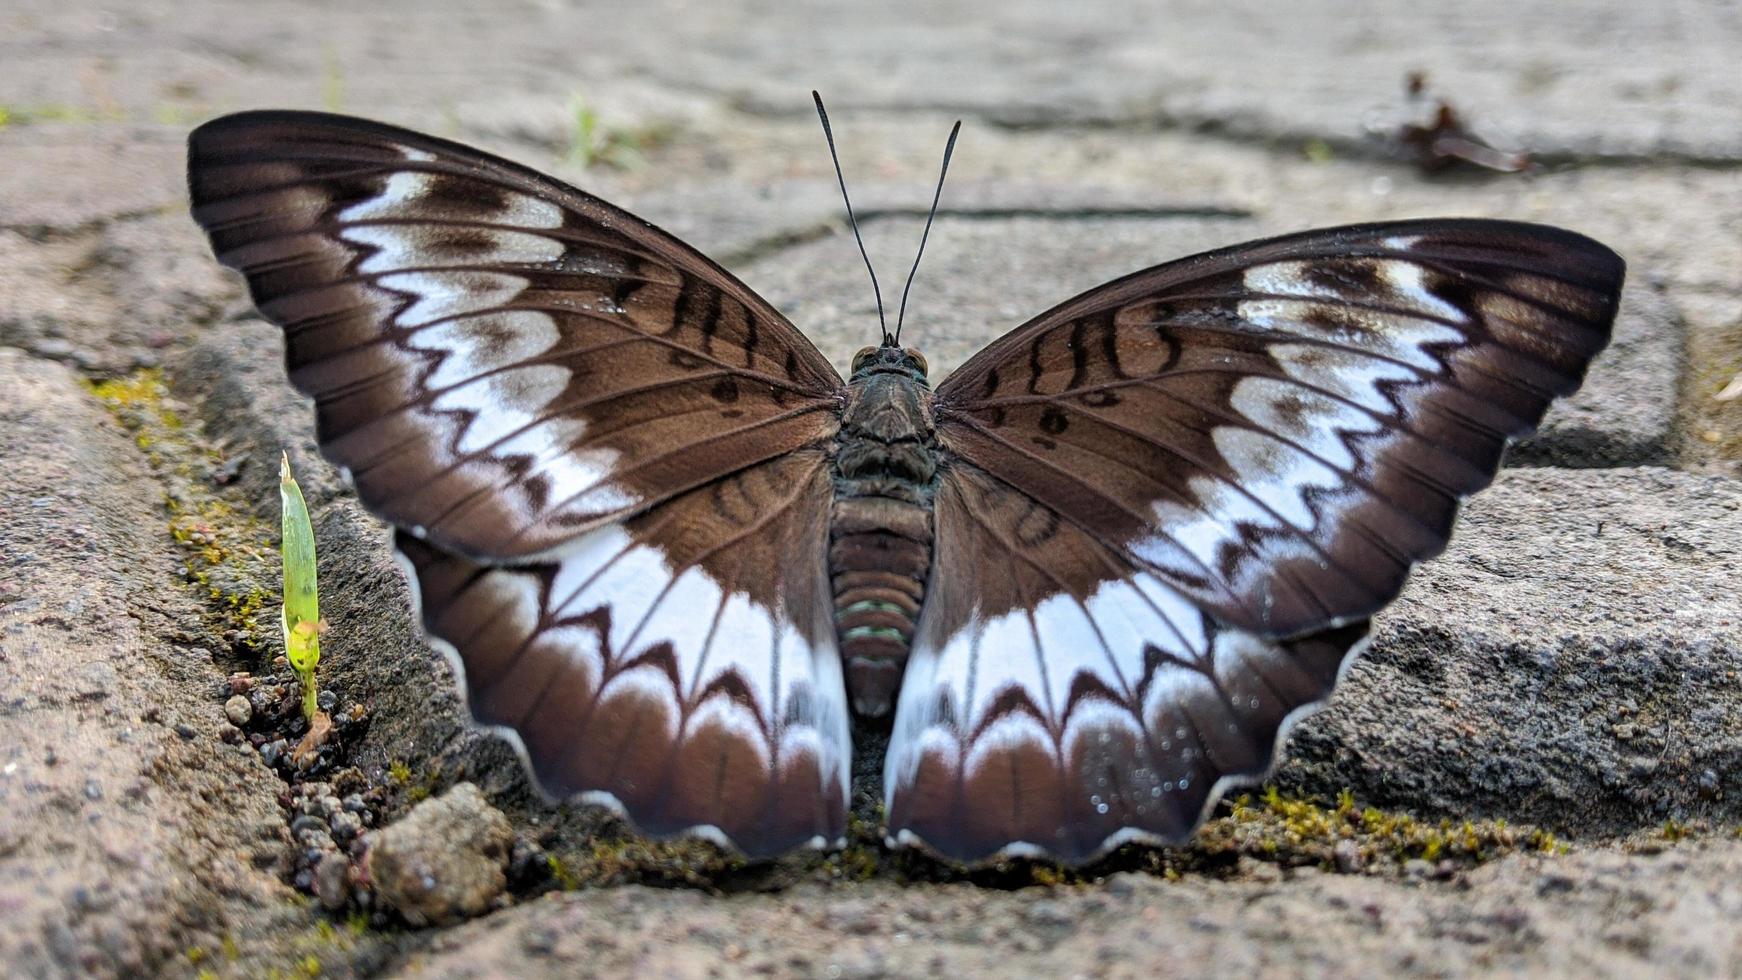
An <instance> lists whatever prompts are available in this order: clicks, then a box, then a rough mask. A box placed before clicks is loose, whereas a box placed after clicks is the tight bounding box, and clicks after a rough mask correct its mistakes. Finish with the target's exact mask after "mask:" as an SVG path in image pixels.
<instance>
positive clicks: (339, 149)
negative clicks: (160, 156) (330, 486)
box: [189, 112, 841, 561]
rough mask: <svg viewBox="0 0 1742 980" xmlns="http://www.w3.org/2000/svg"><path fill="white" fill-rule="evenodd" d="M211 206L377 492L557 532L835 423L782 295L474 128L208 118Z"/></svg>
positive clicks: (507, 553) (511, 538)
mask: <svg viewBox="0 0 1742 980" xmlns="http://www.w3.org/2000/svg"><path fill="white" fill-rule="evenodd" d="M189 184H190V188H191V192H192V196H193V203H194V216H195V218H196V220H198V221H199V222H200V224H201V225H202V227H204V228H205V229H206V231H207V233H208V234H209V235H210V236H211V239H212V243H213V247H214V250H215V251H216V252H217V255H218V258H219V260H220V261H222V262H224V263H225V264H226V265H229V266H231V267H233V268H236V269H238V270H240V271H241V272H242V273H243V274H244V275H245V276H246V277H247V279H248V284H249V287H250V289H251V291H252V294H253V297H254V300H255V303H256V304H257V305H258V306H259V308H260V310H261V312H263V313H264V314H266V316H267V317H269V318H270V319H272V320H273V321H274V322H276V323H278V324H280V325H281V326H283V327H284V328H285V335H286V347H287V361H288V367H289V371H290V376H291V379H292V381H293V382H295V384H296V385H297V387H299V388H300V389H301V390H302V391H304V392H305V393H307V394H309V395H311V396H313V397H314V399H315V402H316V406H317V411H318V419H319V427H320V437H321V444H322V448H323V451H324V452H325V453H326V454H327V455H328V457H329V458H331V459H332V460H333V461H334V462H335V463H337V464H338V465H340V466H342V467H344V468H345V469H347V470H348V471H349V472H350V475H351V479H352V480H353V482H354V483H355V485H356V487H357V490H358V494H359V495H360V496H361V497H362V498H363V500H364V502H365V503H367V504H369V506H370V507H371V508H373V509H374V510H376V511H377V512H378V513H380V514H381V515H382V516H384V517H386V518H387V519H389V520H391V521H393V522H394V523H396V524H398V525H399V526H401V527H404V528H408V529H412V530H413V532H414V533H416V534H418V535H420V536H424V537H426V538H427V539H428V540H429V541H430V542H432V543H433V544H436V545H437V546H439V547H442V548H446V549H448V550H452V551H455V552H458V553H461V554H465V555H469V556H471V557H473V558H476V559H480V560H485V561H489V560H511V559H512V560H520V559H526V558H530V557H537V556H541V555H549V554H551V553H552V552H554V551H555V550H557V549H560V548H561V547H562V546H563V545H564V544H565V543H566V542H567V541H569V540H570V539H571V538H573V537H574V535H576V534H577V533H579V532H581V531H584V530H586V529H589V528H592V527H596V526H600V525H601V524H604V523H607V522H609V521H612V520H616V519H620V518H622V517H625V516H628V515H631V514H634V513H638V512H641V511H643V510H645V509H647V508H648V507H651V506H654V505H656V504H658V503H659V502H660V501H662V500H665V499H669V498H670V497H671V496H673V495H674V494H677V493H681V492H683V491H685V490H688V489H690V488H692V487H697V486H701V485H703V484H706V483H707V482H709V481H711V480H714V479H717V478H719V477H721V476H723V475H725V474H728V473H730V472H732V471H734V470H736V469H738V468H739V467H742V466H745V465H748V464H751V463H755V462H758V461H761V460H766V459H772V458H775V457H778V456H780V455H781V454H783V453H787V452H791V451H793V450H795V449H799V448H801V447H804V446H807V445H811V444H815V443H817V442H819V441H823V442H826V441H827V439H828V438H829V437H830V435H831V434H832V432H833V430H834V427H835V424H836V423H835V419H834V417H833V416H832V414H831V412H830V409H831V408H832V407H833V406H834V405H835V403H836V400H837V393H838V391H839V389H840V386H841V382H840V379H839V377H838V376H837V375H836V374H835V373H834V371H833V369H832V368H831V367H830V366H829V364H828V362H827V361H826V359H824V358H823V357H822V356H821V355H820V354H819V353H817V351H816V349H815V348H814V347H813V346H812V345H811V344H810V343H809V342H808V341H806V340H805V339H804V337H803V336H802V335H800V334H799V333H798V331H797V330H796V329H794V328H793V326H792V325H791V324H790V323H788V322H787V321H786V320H785V318H784V317H782V316H781V315H780V314H779V313H777V312H776V311H775V310H774V309H773V308H772V307H770V306H768V304H767V303H766V302H764V301H763V300H761V299H760V298H758V297H757V296H756V295H755V294H754V293H752V292H750V290H749V289H748V288H746V287H744V286H743V285H742V284H741V283H739V282H738V281H737V280H736V279H733V278H732V277H731V276H730V275H728V274H727V273H725V272H724V271H722V270H721V269H720V268H719V267H718V266H716V265H714V264H713V263H712V262H710V261H708V260H707V259H706V258H704V257H703V256H701V255H700V254H699V253H697V252H695V251H694V250H692V249H690V248H689V247H688V246H686V245H683V244H682V243H680V242H678V241H677V240H676V239H673V238H671V237H670V236H669V235H666V234H665V233H663V232H661V231H659V230H658V229H656V228H654V227H652V226H651V225H649V224H647V223H646V222H644V221H642V220H640V219H638V218H635V217H634V216H632V215H629V214H628V213H626V212H623V211H620V210H618V209H616V208H614V207H612V206H610V205H608V204H605V203H604V202H602V201H599V200H597V199H596V198H592V197H590V196H588V195H585V194H583V193H582V192H580V191H577V190H575V189H573V188H569V187H567V186H565V185H562V184H560V183H558V182H556V181H554V180H551V179H549V178H547V177H543V176H540V175H538V174H537V173H535V172H533V171H530V170H527V169H525V168H522V167H519V166H517V165H515V164H511V163H508V162H506V161H503V160H499V159H497V158H494V157H490V156H487V155H485V154H482V153H479V152H478V151H476V150H471V149H468V148H466V147H463V146H460V145H458V144H454V143H448V142H446V141H442V140H437V139H434V138H431V137H426V136H420V135H417V134H414V133H410V132H407V131H404V130H399V129H394V128H391V127H386V126H380V125H377V124H373V123H367V122H363V121H360V120H353V119H347V118H343V117H335V116H328V115H322V114H316V113H277V112H274V113H245V114H242V115H238V116H229V117H225V118H223V119H219V120H217V121H215V122H212V123H209V124H207V125H205V126H202V127H200V128H199V129H198V130H196V131H195V132H194V134H193V136H192V137H191V139H190V146H189Z"/></svg>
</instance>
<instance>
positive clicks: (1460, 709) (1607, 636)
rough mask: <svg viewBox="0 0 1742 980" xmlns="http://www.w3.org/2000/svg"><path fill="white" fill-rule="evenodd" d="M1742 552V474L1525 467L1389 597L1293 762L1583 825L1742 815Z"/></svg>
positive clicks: (1314, 779) (1477, 501) (1461, 803)
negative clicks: (1740, 582) (1741, 587)
mask: <svg viewBox="0 0 1742 980" xmlns="http://www.w3.org/2000/svg"><path fill="white" fill-rule="evenodd" d="M1738 569H1742V484H1739V483H1738V482H1737V481H1734V480H1727V479H1722V478H1717V477H1701V476H1694V475H1690V474H1685V473H1677V472H1675V471H1672V470H1662V469H1653V468H1644V469H1625V470H1561V469H1514V470H1509V471H1507V472H1505V473H1503V474H1502V475H1501V477H1500V479H1499V481H1498V482H1497V483H1496V484H1495V485H1494V486H1493V487H1491V488H1489V489H1488V490H1487V491H1485V492H1483V493H1481V494H1478V495H1477V496H1475V497H1474V498H1472V499H1471V501H1470V503H1469V504H1468V505H1467V506H1466V507H1465V509H1464V512H1463V514H1462V515H1461V518H1460V520H1459V526H1458V530H1457V533H1456V534H1454V535H1453V537H1452V546H1451V549H1450V550H1449V551H1448V552H1447V553H1446V554H1445V555H1444V556H1443V557H1441V558H1439V559H1437V560H1435V561H1432V562H1428V563H1427V564H1425V565H1423V566H1422V567H1421V569H1420V570H1418V571H1417V573H1416V577H1415V578H1414V579H1413V580H1412V581H1411V583H1410V585H1409V587H1408V588H1407V589H1406V590H1405V591H1404V594H1403V596H1402V598H1400V599H1399V600H1398V601H1397V602H1396V603H1394V604H1393V605H1392V606H1391V607H1390V608H1388V609H1387V610H1386V611H1385V612H1384V613H1382V614H1381V615H1380V616H1379V618H1378V620H1377V621H1376V629H1375V640H1374V643H1373V645H1372V647H1371V648H1370V650H1369V652H1368V653H1367V654H1366V655H1365V656H1364V657H1363V658H1361V659H1360V660H1357V661H1356V662H1355V664H1354V665H1353V666H1352V667H1351V668H1350V669H1349V671H1348V674H1347V675H1346V677H1345V678H1344V681H1343V684H1342V685H1341V686H1340V687H1339V688H1338V691H1337V693H1336V694H1335V695H1334V696H1333V697H1332V699H1331V702H1330V707H1329V708H1328V709H1326V710H1325V711H1323V712H1321V713H1319V714H1318V715H1315V716H1313V717H1312V718H1311V719H1309V720H1308V721H1306V722H1304V723H1303V724H1301V725H1300V726H1299V728H1298V729H1296V731H1295V733H1294V735H1293V737H1292V740H1291V742H1290V744H1289V746H1288V750H1287V759H1288V761H1287V763H1286V764H1285V765H1284V767H1283V769H1282V771H1281V773H1279V780H1280V781H1281V782H1282V783H1283V784H1284V785H1291V786H1294V787H1296V788H1299V789H1302V790H1306V791H1309V792H1312V793H1315V794H1319V795H1321V796H1330V795H1333V794H1335V793H1336V792H1337V790H1338V789H1339V788H1341V787H1347V788H1350V789H1352V790H1353V791H1354V792H1355V795H1356V796H1357V797H1358V798H1360V799H1363V800H1371V801H1374V802H1375V803H1378V804H1379V805H1399V806H1403V807H1406V808H1408V809H1410V810H1412V811H1415V812H1420V813H1424V814H1431V815H1436V816H1447V817H1452V818H1468V817H1475V816H1497V817H1504V818H1507V819H1509V820H1522V821H1527V822H1532V823H1536V824H1540V825H1545V826H1549V827H1554V828H1558V829H1561V830H1565V831H1568V832H1571V833H1573V834H1577V835H1583V836H1589V835H1593V834H1605V833H1626V832H1629V831H1635V830H1639V829H1642V828H1648V827H1651V826H1653V825H1656V824H1660V823H1662V822H1663V821H1664V820H1665V819H1666V818H1675V819H1677V820H1684V821H1685V820H1690V819H1710V820H1713V821H1717V822H1721V823H1723V824H1726V825H1727V824H1731V823H1735V822H1736V821H1737V820H1738V819H1739V818H1742V591H1738V589H1737V571H1738ZM1707 772H1710V773H1712V774H1713V777H1712V778H1711V779H1710V780H1702V778H1701V775H1702V773H1707Z"/></svg>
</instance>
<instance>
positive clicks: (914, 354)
mask: <svg viewBox="0 0 1742 980" xmlns="http://www.w3.org/2000/svg"><path fill="white" fill-rule="evenodd" d="M902 353H903V354H906V355H907V356H908V357H911V358H913V363H915V364H917V365H919V373H920V376H921V377H924V376H926V375H928V374H930V373H931V365H930V364H927V363H926V360H925V355H924V354H921V353H920V352H919V351H916V350H914V349H913V348H912V347H909V348H906V349H905V350H903V351H902Z"/></svg>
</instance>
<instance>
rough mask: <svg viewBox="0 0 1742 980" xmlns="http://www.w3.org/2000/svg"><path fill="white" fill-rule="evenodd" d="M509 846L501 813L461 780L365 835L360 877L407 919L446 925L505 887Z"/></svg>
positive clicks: (485, 904)
mask: <svg viewBox="0 0 1742 980" xmlns="http://www.w3.org/2000/svg"><path fill="white" fill-rule="evenodd" d="M513 843H514V828H512V827H511V826H509V824H508V818H507V817H505V816H503V815H502V811H500V810H498V809H496V808H495V807H493V806H491V805H490V804H489V802H488V801H487V800H485V799H484V794H483V793H480V792H478V787H476V786H473V785H472V784H471V783H461V784H459V785H458V786H455V787H454V788H453V789H450V790H448V791H447V792H446V793H444V794H442V795H441V796H438V797H435V798H433V799H428V800H425V801H423V802H422V803H419V804H418V805H417V806H415V807H413V808H412V809H411V812H409V813H407V814H406V815H405V816H404V817H403V818H401V819H400V820H399V821H398V822H396V823H394V824H391V825H390V826H388V827H385V828H383V829H381V830H377V831H374V832H372V833H370V834H369V837H368V851H367V852H366V856H365V857H364V873H365V874H366V875H367V877H368V880H369V882H370V884H371V885H372V886H373V887H374V889H375V894H376V896H377V897H378V898H379V899H380V900H381V902H382V903H384V904H385V905H386V906H387V907H389V908H391V909H394V910H395V911H397V912H398V913H399V914H400V915H401V916H402V917H403V918H404V919H405V921H406V922H409V923H411V924H412V925H414V926H424V925H432V924H433V925H446V924H449V923H453V922H457V921H459V920H461V919H467V918H470V917H472V916H475V915H478V914H479V913H481V912H484V911H485V910H487V909H488V908H490V904H491V903H492V902H494V901H495V900H496V897H497V896H498V895H501V894H502V892H503V891H504V890H505V889H506V888H507V887H508V877H507V875H506V874H505V873H504V872H505V870H506V869H507V867H508V849H509V847H510V846H511V845H513Z"/></svg>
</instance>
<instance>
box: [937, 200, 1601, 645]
mask: <svg viewBox="0 0 1742 980" xmlns="http://www.w3.org/2000/svg"><path fill="white" fill-rule="evenodd" d="M1622 276H1623V263H1622V261H1621V259H1620V258H1619V257H1618V256H1617V255H1615V253H1614V252H1612V251H1610V250H1609V249H1607V248H1605V247H1604V246H1602V245H1600V244H1598V243H1596V242H1594V241H1592V240H1590V239H1588V238H1585V237H1583V236H1580V235H1576V234H1573V233H1571V232H1567V231H1562V230H1560V229H1556V228H1548V227H1544V226H1540V225H1530V224H1521V223H1517V222H1507V221H1487V220H1476V219H1439V220H1435V219H1425V220H1418V221H1403V222H1393V223H1386V224H1376V225H1360V226H1353V227H1347V228H1335V229H1329V230H1325V231H1315V232H1308V233H1305V234H1301V235H1292V236H1288V237H1285V238H1278V239H1272V240H1268V241H1264V242H1258V243H1253V244H1249V245H1242V246H1236V247H1234V248H1230V249H1223V250H1220V251H1216V252H1210V253H1206V254H1205V255H1201V256H1197V257H1194V258H1188V259H1183V260H1181V261H1178V262H1173V263H1169V264H1167V265H1163V266H1158V267H1156V268H1154V269H1150V270H1147V271H1144V272H1139V273H1137V274H1135V275H1132V276H1128V277H1126V278H1124V279H1120V280H1117V281H1115V282H1113V283H1109V284H1107V285H1105V286H1102V287H1099V288H1097V289H1094V290H1091V291H1089V292H1087V293H1084V294H1083V295H1081V296H1079V297H1077V298H1076V299H1073V300H1071V301H1069V302H1067V303H1064V304H1063V305H1061V306H1059V307H1058V308H1056V309H1054V310H1052V311H1050V312H1048V313H1046V314H1043V315H1041V316H1039V317H1037V318H1035V319H1034V320H1032V321H1030V322H1029V323H1027V324H1025V325H1024V326H1022V327H1019V328H1017V329H1016V330H1014V331H1012V332H1011V333H1009V334H1007V335H1006V336H1004V337H1003V338H1001V339H1000V340H998V341H996V342H995V343H993V344H992V345H990V346H989V347H987V348H986V349H985V350H983V351H981V352H980V353H979V354H978V355H976V356H975V357H974V358H972V359H971V360H969V361H968V363H967V364H965V365H964V366H963V367H962V368H961V369H960V370H959V371H957V372H956V373H955V374H953V375H951V376H950V377H949V378H947V379H946V380H945V381H944V382H943V383H942V384H941V385H939V387H938V392H937V405H938V408H937V413H938V435H939V441H940V442H941V443H942V445H943V446H944V448H945V450H946V451H947V452H948V453H949V454H950V455H951V456H953V457H956V458H959V459H963V460H966V461H968V462H971V463H973V464H974V465H975V466H976V467H978V468H980V469H982V470H984V471H986V472H987V473H990V474H992V475H994V476H996V477H998V478H999V479H1001V480H1003V481H1005V482H1006V483H1009V484H1010V485H1012V486H1016V487H1020V488H1022V490H1023V491H1024V492H1025V493H1027V494H1029V495H1030V496H1032V497H1034V498H1035V499H1036V500H1037V501H1039V502H1041V503H1044V504H1046V505H1048V506H1049V507H1050V508H1052V509H1053V510H1054V511H1056V512H1057V514H1058V515H1059V516H1060V518H1062V519H1064V520H1067V521H1070V522H1072V523H1075V524H1076V525H1078V526H1079V527H1081V528H1083V529H1085V530H1087V531H1089V532H1090V533H1092V534H1094V535H1095V536H1096V537H1098V538H1100V539H1101V540H1104V541H1107V542H1109V543H1111V544H1113V545H1115V546H1117V547H1118V548H1119V549H1120V550H1121V551H1122V553H1123V554H1124V556H1125V557H1126V559H1127V560H1129V561H1131V562H1132V563H1133V564H1134V565H1135V566H1136V567H1140V568H1146V569H1148V570H1150V571H1151V572H1153V573H1155V574H1156V575H1159V576H1160V577H1162V578H1163V579H1165V580H1166V581H1168V582H1169V583H1171V584H1172V585H1173V586H1174V587H1175V588H1178V589H1179V590H1181V591H1182V592H1184V593H1185V594H1187V595H1189V596H1191V597H1192V598H1193V599H1194V601H1196V602H1197V603H1198V604H1200V605H1201V606H1202V607H1203V608H1205V609H1206V610H1207V611H1209V612H1211V613H1212V614H1214V615H1215V616H1216V617H1217V618H1218V619H1219V620H1220V621H1222V622H1223V623H1225V624H1227V625H1229V626H1233V627H1237V628H1240V629H1244V630H1249V631H1252V632H1254V633H1256V634H1258V635H1261V636H1267V637H1290V636H1296V635H1299V634H1301V633H1303V632H1308V631H1312V630H1316V629H1323V628H1325V627H1327V626H1333V625H1337V624H1340V623H1348V622H1354V621H1357V620H1361V619H1365V618H1367V617H1369V616H1371V615H1372V614H1373V613H1374V612H1375V611H1377V610H1378V609H1379V608H1381V607H1382V606H1384V605H1385V604H1386V603H1387V602H1390V601H1391V600H1392V599H1393V598H1395V597H1396V596H1397V594H1398V592H1399V591H1400V590H1401V589H1402V586H1403V582H1404V580H1405V578H1406V577H1407V575H1408V573H1409V570H1410V568H1411V567H1412V566H1413V565H1414V564H1415V563H1416V562H1419V561H1422V560H1424V559H1426V558H1430V557H1432V556H1434V555H1436V554H1438V553H1439V552H1440V551H1441V550H1443V549H1444V547H1445V543H1446V539H1447V536H1448V535H1449V534H1450V532H1451V527H1452V520H1453V518H1454V516H1455V514H1456V512H1457V506H1458V502H1459V501H1460V500H1461V499H1462V498H1463V497H1465V496H1468V495H1469V494H1471V493H1473V492H1475V491H1476V490H1479V489H1481V488H1482V487H1485V486H1487V485H1488V483H1489V482H1490V481H1491V480H1492V479H1493V476H1494V473H1495V471H1496V469H1497V468H1498V466H1499V463H1500V458H1501V454H1502V453H1503V452H1504V450H1505V447H1506V444H1507V442H1508V441H1509V440H1511V439H1514V438H1517V437H1519V436H1522V435H1524V434H1526V433H1528V432H1529V431H1531V430H1532V429H1533V428H1534V427H1535V426H1536V424H1537V423H1538V422H1539V421H1540V420H1541V419H1542V415H1543V413H1544V411H1545V410H1546V409H1547V407H1548V405H1549V403H1550V402H1551V401H1552V400H1553V399H1554V398H1555V397H1557V396H1561V395H1565V394H1568V393H1570V392H1572V391H1574V390H1575V389H1577V388H1578V386H1579V384H1580V382H1581V381H1582V380H1583V378H1584V374H1585V370H1586V368H1587V366H1588V365H1589V364H1590V362H1591V359H1592V358H1593V357H1595V356H1596V355H1597V353H1598V352H1599V351H1601V350H1602V349H1603V347H1604V346H1605V345H1606V344H1607V342H1608V338H1609V330H1610V325H1611V324H1612V322H1613V321H1614V318H1615V311H1616V307H1617V304H1618V302H1619V296H1620V289H1621V281H1622Z"/></svg>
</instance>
